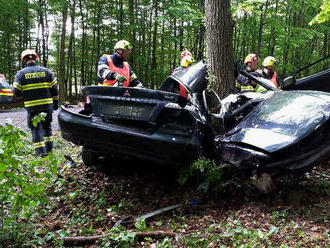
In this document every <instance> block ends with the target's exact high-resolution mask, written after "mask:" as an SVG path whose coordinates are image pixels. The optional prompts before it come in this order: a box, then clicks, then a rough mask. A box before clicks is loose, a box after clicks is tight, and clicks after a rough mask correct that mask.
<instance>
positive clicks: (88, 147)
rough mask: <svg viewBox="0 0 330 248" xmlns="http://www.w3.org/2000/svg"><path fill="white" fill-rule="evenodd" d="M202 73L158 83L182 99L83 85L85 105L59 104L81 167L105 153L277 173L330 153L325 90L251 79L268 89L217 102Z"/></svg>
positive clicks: (194, 69)
mask: <svg viewBox="0 0 330 248" xmlns="http://www.w3.org/2000/svg"><path fill="white" fill-rule="evenodd" d="M205 76H206V66H205V64H204V63H203V62H199V63H196V64H194V65H192V66H191V67H189V68H188V69H187V70H185V71H184V72H180V73H178V74H172V75H171V76H170V78H169V79H167V80H166V81H165V82H166V87H161V88H162V89H170V88H171V87H169V85H171V82H172V84H173V85H175V84H183V85H184V86H185V88H186V89H187V90H188V91H189V92H190V94H189V97H188V98H184V97H182V96H180V95H179V94H177V93H172V92H166V91H164V90H162V91H160V90H151V89H141V88H140V89H138V88H125V87H102V86H89V87H85V88H84V89H83V94H84V95H85V96H86V97H87V103H86V105H85V107H84V108H82V109H79V108H77V109H68V108H65V107H63V106H62V109H61V111H60V113H59V116H58V119H59V125H60V129H61V133H62V136H63V138H64V139H66V140H68V141H71V142H73V143H75V144H77V145H81V146H83V150H82V157H83V161H84V163H85V164H87V165H91V164H92V163H93V162H94V161H93V160H94V159H96V158H97V157H98V156H100V155H111V154H116V155H118V154H120V155H127V156H131V157H134V158H138V159H142V160H149V161H152V162H155V163H156V164H159V165H165V166H172V167H178V166H183V165H187V164H189V163H191V162H192V161H194V160H196V159H198V158H199V157H202V156H205V157H211V158H213V159H216V160H217V161H224V162H227V163H230V164H231V165H233V167H234V168H235V169H236V170H237V171H244V172H246V173H248V174H250V175H252V173H253V174H256V175H262V174H264V173H267V174H269V175H276V174H280V173H283V172H284V173H287V172H294V171H300V170H301V171H305V170H308V169H309V168H310V167H311V165H312V163H313V162H315V161H316V160H318V159H319V158H321V157H322V156H323V155H325V154H327V153H329V151H330V94H329V93H327V92H321V91H283V90H278V89H276V88H275V87H274V86H272V83H271V82H270V81H268V80H259V79H255V80H259V81H258V83H260V84H261V85H262V86H263V87H265V88H266V89H268V92H266V93H252V92H249V93H241V94H231V95H229V96H228V97H226V98H225V99H223V100H220V99H219V97H218V96H217V94H216V93H215V92H213V91H209V90H207V89H206V85H207V80H206V79H205V78H206V77H205ZM313 82H314V81H312V83H313ZM172 88H173V87H172Z"/></svg>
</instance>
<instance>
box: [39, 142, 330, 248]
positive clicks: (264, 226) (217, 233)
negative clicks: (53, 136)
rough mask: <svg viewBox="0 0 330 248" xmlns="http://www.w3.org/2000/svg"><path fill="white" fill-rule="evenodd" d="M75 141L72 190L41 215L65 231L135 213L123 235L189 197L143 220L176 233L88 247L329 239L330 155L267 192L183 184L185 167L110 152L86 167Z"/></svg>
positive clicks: (304, 243)
mask: <svg viewBox="0 0 330 248" xmlns="http://www.w3.org/2000/svg"><path fill="white" fill-rule="evenodd" d="M69 146H70V145H69ZM73 149H76V147H75V148H72V149H71V153H68V154H70V155H71V157H72V158H73V160H75V161H76V162H77V165H75V166H72V165H70V163H69V162H68V163H67V164H64V165H62V166H63V167H62V169H61V170H62V172H63V184H64V185H63V187H64V188H65V191H63V189H62V191H61V192H58V194H59V195H58V196H57V197H55V198H54V203H55V205H56V207H55V208H54V209H53V210H52V212H51V214H49V215H48V216H47V217H46V218H44V219H41V220H40V223H43V224H42V225H45V226H46V227H47V229H49V230H52V231H54V232H55V233H57V235H61V236H65V237H76V236H85V237H89V236H93V235H103V234H105V233H107V232H109V230H112V228H113V226H114V225H115V224H116V223H117V222H118V221H119V220H122V219H123V218H125V217H129V218H128V221H124V222H122V223H121V224H122V226H123V228H124V229H123V230H125V232H123V231H122V232H121V236H120V237H121V238H123V236H122V235H124V234H123V233H125V235H128V234H129V233H130V232H137V231H138V230H140V229H141V228H140V229H138V226H137V225H136V223H135V224H134V218H136V217H138V216H141V215H143V214H146V213H149V212H152V211H155V210H157V209H160V208H164V207H168V206H173V205H175V204H183V206H182V207H179V208H176V209H174V210H171V211H167V212H164V213H162V214H158V215H156V216H154V217H152V218H149V219H146V221H145V222H146V226H145V227H144V228H142V230H143V231H166V232H171V233H174V234H175V237H168V238H165V239H164V238H163V239H158V238H146V239H143V240H140V241H135V242H133V243H130V245H128V246H125V245H123V246H122V245H121V243H118V242H119V241H118V238H119V236H118V237H117V236H116V238H114V237H112V239H111V240H110V241H109V240H108V241H104V240H103V241H101V240H99V241H98V243H96V244H95V243H94V244H90V245H89V246H88V247H107V245H109V244H111V246H113V247H329V244H330V242H329V238H330V236H329V235H330V233H329V226H330V225H329V220H330V218H329V217H330V168H329V165H330V160H329V159H325V160H323V161H322V162H320V163H318V164H316V165H315V168H314V169H313V170H312V171H311V172H310V173H307V174H305V175H303V176H301V177H290V176H288V177H285V178H281V179H279V180H277V181H276V186H277V190H276V191H275V192H274V193H272V194H270V195H264V194H261V193H259V192H258V191H257V190H256V189H255V188H253V187H252V186H250V185H248V184H246V183H244V182H234V183H232V184H229V185H227V186H226V187H223V188H221V190H217V189H212V190H208V191H207V192H205V191H203V190H202V189H203V187H200V186H201V182H200V181H198V180H197V181H191V182H188V183H187V184H184V185H181V184H179V183H178V177H179V174H180V173H179V172H176V171H170V170H168V169H166V168H157V167H155V165H152V164H137V161H131V160H120V161H115V160H111V161H106V160H104V161H103V162H101V163H100V164H98V166H97V167H86V166H84V165H83V163H82V162H81V158H80V154H79V152H77V153H76V154H74V153H72V151H73ZM68 150H70V149H68ZM77 151H78V150H77ZM57 190H60V189H54V192H56V191H57ZM140 231H141V230H140ZM127 237H128V236H124V238H127ZM107 242H108V243H107ZM109 242H110V243H109ZM115 244H116V245H115Z"/></svg>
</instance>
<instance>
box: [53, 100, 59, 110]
mask: <svg viewBox="0 0 330 248" xmlns="http://www.w3.org/2000/svg"><path fill="white" fill-rule="evenodd" d="M53 109H54V110H58V100H54V101H53Z"/></svg>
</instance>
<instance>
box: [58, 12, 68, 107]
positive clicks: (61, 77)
mask: <svg viewBox="0 0 330 248" xmlns="http://www.w3.org/2000/svg"><path fill="white" fill-rule="evenodd" d="M67 17H68V8H67V6H64V7H63V10H62V31H61V40H60V65H59V73H58V83H59V86H60V90H59V93H60V94H59V95H60V99H61V101H63V100H64V99H65V97H66V92H65V88H66V87H65V86H66V82H65V37H66V21H67Z"/></svg>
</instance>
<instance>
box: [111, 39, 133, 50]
mask: <svg viewBox="0 0 330 248" xmlns="http://www.w3.org/2000/svg"><path fill="white" fill-rule="evenodd" d="M114 49H115V50H117V49H123V50H132V49H133V46H132V45H131V43H129V42H128V41H127V40H120V41H118V42H117V43H116V45H115V47H114Z"/></svg>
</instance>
